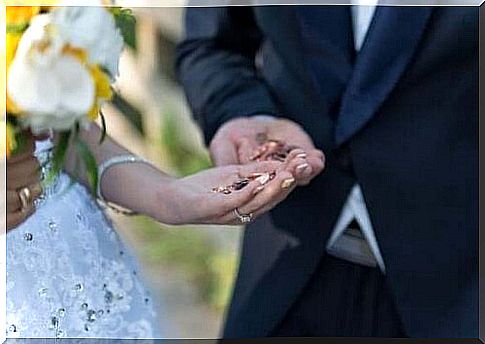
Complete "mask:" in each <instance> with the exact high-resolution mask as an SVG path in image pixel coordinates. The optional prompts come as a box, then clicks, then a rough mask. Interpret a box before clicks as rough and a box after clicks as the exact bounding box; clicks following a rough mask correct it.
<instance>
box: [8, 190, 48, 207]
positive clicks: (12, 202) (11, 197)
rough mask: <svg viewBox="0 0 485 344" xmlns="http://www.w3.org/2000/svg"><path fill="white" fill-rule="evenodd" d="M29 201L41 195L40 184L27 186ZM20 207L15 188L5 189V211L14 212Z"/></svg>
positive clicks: (20, 203)
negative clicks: (29, 195)
mask: <svg viewBox="0 0 485 344" xmlns="http://www.w3.org/2000/svg"><path fill="white" fill-rule="evenodd" d="M28 188H29V190H30V194H31V203H33V202H34V201H35V200H36V199H37V198H39V197H40V196H41V195H42V185H41V184H40V183H35V184H32V185H30V186H29V187H28ZM21 208H22V202H21V200H20V196H19V192H18V191H17V190H7V213H14V212H16V211H19V210H20V209H21Z"/></svg>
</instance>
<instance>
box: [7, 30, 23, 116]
mask: <svg viewBox="0 0 485 344" xmlns="http://www.w3.org/2000/svg"><path fill="white" fill-rule="evenodd" d="M21 37H22V35H21V34H14V33H7V34H6V42H5V43H6V50H7V51H6V56H5V62H6V64H5V68H6V71H7V73H6V77H7V78H8V69H9V67H10V65H11V64H12V61H13V59H14V57H15V52H16V51H17V46H18V44H19V41H20V38H21ZM6 105H7V113H9V114H19V113H20V111H19V109H18V108H17V107H16V106H15V104H14V103H13V102H12V100H11V99H10V98H9V96H8V94H7V104H6Z"/></svg>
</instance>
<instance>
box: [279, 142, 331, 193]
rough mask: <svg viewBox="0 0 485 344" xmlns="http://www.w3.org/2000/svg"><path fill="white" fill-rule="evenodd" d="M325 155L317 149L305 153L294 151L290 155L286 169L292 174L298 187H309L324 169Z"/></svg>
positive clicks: (286, 162) (298, 150)
mask: <svg viewBox="0 0 485 344" xmlns="http://www.w3.org/2000/svg"><path fill="white" fill-rule="evenodd" d="M324 159H325V157H324V155H323V153H322V152H321V151H319V150H317V149H312V150H310V151H308V152H305V151H303V150H301V149H294V150H293V151H291V152H290V153H289V154H288V157H287V159H286V161H285V169H286V170H287V171H289V172H290V173H292V174H293V175H294V176H295V179H296V180H297V183H298V185H307V184H308V183H309V182H310V181H311V180H312V179H313V178H315V177H316V176H317V175H318V174H319V173H320V172H322V170H323V168H324Z"/></svg>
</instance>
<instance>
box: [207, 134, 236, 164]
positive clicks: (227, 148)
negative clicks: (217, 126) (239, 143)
mask: <svg viewBox="0 0 485 344" xmlns="http://www.w3.org/2000/svg"><path fill="white" fill-rule="evenodd" d="M209 152H210V155H211V159H212V161H213V162H214V165H216V166H226V165H233V164H237V163H238V162H239V158H238V155H237V149H236V145H234V144H233V143H232V141H231V140H230V139H229V138H228V137H226V136H225V135H223V134H219V135H216V137H214V139H213V140H212V142H211V144H210V147H209Z"/></svg>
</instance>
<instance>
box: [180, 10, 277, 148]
mask: <svg viewBox="0 0 485 344" xmlns="http://www.w3.org/2000/svg"><path fill="white" fill-rule="evenodd" d="M261 41H262V36H261V32H260V31H259V30H258V27H257V25H256V22H255V20H254V17H253V10H252V8H250V7H223V8H188V9H187V11H186V14H185V38H184V39H183V40H182V41H181V43H180V44H179V45H178V47H177V61H176V69H177V74H178V77H179V80H180V82H181V83H182V85H183V87H184V89H185V93H186V95H187V99H188V102H189V104H190V106H191V108H192V112H193V114H194V116H195V118H196V120H197V121H198V122H199V124H200V126H201V127H202V129H203V131H204V136H205V140H206V142H207V143H209V142H210V140H211V139H212V137H213V136H214V134H215V133H216V131H217V129H218V128H219V126H220V125H221V124H223V123H224V122H226V121H228V120H230V119H233V118H236V117H242V116H252V115H256V114H268V115H277V113H278V111H277V109H276V106H275V104H274V103H273V101H272V99H271V95H270V94H269V92H268V89H267V87H266V85H265V83H264V81H263V80H262V79H261V78H259V77H258V75H257V70H256V67H255V56H256V52H257V50H258V48H259V46H260V44H261Z"/></svg>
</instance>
